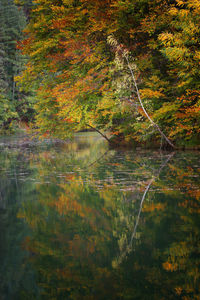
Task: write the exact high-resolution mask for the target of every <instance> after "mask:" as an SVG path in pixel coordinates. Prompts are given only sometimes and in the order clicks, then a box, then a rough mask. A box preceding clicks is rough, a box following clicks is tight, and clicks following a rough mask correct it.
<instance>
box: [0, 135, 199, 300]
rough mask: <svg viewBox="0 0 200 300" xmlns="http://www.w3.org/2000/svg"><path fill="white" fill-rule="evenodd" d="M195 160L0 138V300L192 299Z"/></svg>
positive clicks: (91, 139)
mask: <svg viewBox="0 0 200 300" xmlns="http://www.w3.org/2000/svg"><path fill="white" fill-rule="evenodd" d="M199 171H200V153H198V152H179V153H167V152H165V153H160V152H156V151H122V150H109V149H108V146H107V144H106V142H104V140H102V139H101V138H99V137H98V136H96V135H94V134H91V133H90V134H83V135H80V136H78V137H76V139H75V140H73V141H72V142H68V143H57V142H55V141H54V142H51V141H45V142H35V141H32V142H28V141H26V140H23V139H20V138H10V139H9V138H7V139H3V138H1V139H0V299H1V300H4V299H5V300H13V299H14V300H15V299H20V300H21V299H36V300H37V299H48V300H49V299H55V300H56V299H75V300H76V299H91V300H92V299H95V300H96V299H97V300H98V299H106V300H107V299H108V300H112V299H148V300H149V299H159V300H160V299H183V300H187V299H200V291H199V289H200V273H199V265H200V255H199V254H200V253H199V252H200V190H199V183H200V179H199Z"/></svg>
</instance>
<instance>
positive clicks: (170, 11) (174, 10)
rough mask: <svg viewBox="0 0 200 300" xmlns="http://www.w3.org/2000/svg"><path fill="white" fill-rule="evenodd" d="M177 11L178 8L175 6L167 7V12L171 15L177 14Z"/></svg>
mask: <svg viewBox="0 0 200 300" xmlns="http://www.w3.org/2000/svg"><path fill="white" fill-rule="evenodd" d="M178 12H179V10H178V9H177V8H176V7H171V8H170V9H169V14H170V15H171V16H176V15H177V14H178Z"/></svg>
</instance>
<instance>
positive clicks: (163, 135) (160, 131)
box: [124, 55, 175, 148]
mask: <svg viewBox="0 0 200 300" xmlns="http://www.w3.org/2000/svg"><path fill="white" fill-rule="evenodd" d="M124 57H125V59H126V61H127V65H128V68H129V70H130V72H131V76H132V79H133V82H134V85H135V89H136V93H137V97H138V100H139V102H140V105H141V107H142V110H143V112H144V113H145V115H146V117H147V118H148V120H149V121H150V122H151V123H152V124H153V126H154V127H155V128H156V129H157V130H158V131H159V133H160V134H161V136H162V137H164V139H165V140H166V141H167V143H168V144H169V145H170V146H171V147H172V148H175V146H174V145H173V144H172V142H171V141H170V140H169V139H168V138H167V137H166V135H165V134H164V133H163V132H162V130H161V129H160V127H159V126H158V125H157V124H156V123H155V122H154V121H153V120H152V119H151V118H150V116H149V114H148V113H147V111H146V109H145V107H144V105H143V103H142V100H141V97H140V92H139V90H138V86H137V82H136V80H135V76H134V73H133V70H132V68H131V66H130V63H129V59H128V57H127V55H125V56H124Z"/></svg>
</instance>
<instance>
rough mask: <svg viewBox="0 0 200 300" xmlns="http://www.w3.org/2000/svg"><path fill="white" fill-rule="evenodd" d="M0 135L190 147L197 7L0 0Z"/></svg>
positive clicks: (196, 124)
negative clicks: (84, 136) (91, 135)
mask: <svg viewBox="0 0 200 300" xmlns="http://www.w3.org/2000/svg"><path fill="white" fill-rule="evenodd" d="M0 22H1V27H0V44H1V47H0V133H1V134H8V132H9V133H13V132H15V131H17V130H18V129H19V128H26V130H28V131H30V132H33V131H35V132H37V134H39V135H40V136H42V137H47V136H51V137H57V138H61V139H66V138H68V137H71V136H72V135H73V134H74V133H75V132H78V131H82V130H85V129H90V130H95V131H97V132H99V133H101V134H102V135H103V136H104V137H105V138H106V139H107V140H109V142H110V143H113V144H114V143H115V144H118V145H119V144H120V145H124V146H125V145H131V146H133V145H141V146H144V147H149V148H151V147H166V148H169V147H170V148H193V149H197V148H199V146H200V142H199V141H200V90H199V86H200V68H199V65H200V46H199V45H200V2H199V0H162V1H161V0H152V1H150V0H0Z"/></svg>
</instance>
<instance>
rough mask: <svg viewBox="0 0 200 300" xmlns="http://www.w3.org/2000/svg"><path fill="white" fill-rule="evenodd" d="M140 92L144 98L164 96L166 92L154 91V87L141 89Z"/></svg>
mask: <svg viewBox="0 0 200 300" xmlns="http://www.w3.org/2000/svg"><path fill="white" fill-rule="evenodd" d="M140 94H141V96H142V98H145V99H152V98H160V97H163V96H164V94H163V93H162V92H161V91H153V90H152V89H149V88H146V89H141V90H140Z"/></svg>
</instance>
